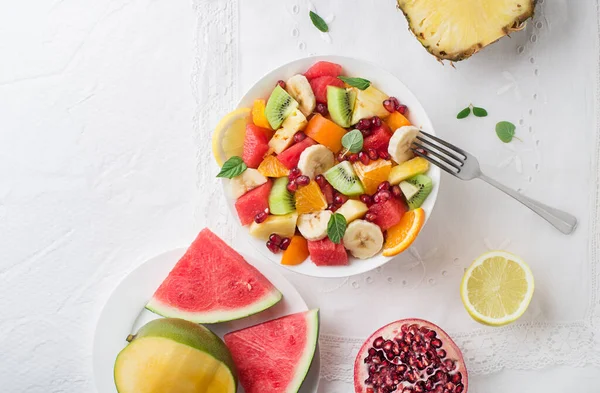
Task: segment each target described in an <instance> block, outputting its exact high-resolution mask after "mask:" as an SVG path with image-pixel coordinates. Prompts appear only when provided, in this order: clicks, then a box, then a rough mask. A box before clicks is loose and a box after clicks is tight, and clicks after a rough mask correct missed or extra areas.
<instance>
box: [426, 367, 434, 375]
mask: <svg viewBox="0 0 600 393" xmlns="http://www.w3.org/2000/svg"><path fill="white" fill-rule="evenodd" d="M425 372H426V373H427V375H432V374H433V367H429V368H427V370H425Z"/></svg>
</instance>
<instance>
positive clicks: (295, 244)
mask: <svg viewBox="0 0 600 393" xmlns="http://www.w3.org/2000/svg"><path fill="white" fill-rule="evenodd" d="M306 258H308V242H307V241H306V239H305V238H303V237H302V236H298V235H294V236H292V239H291V242H290V245H289V246H288V248H287V250H285V251H284V252H283V256H282V257H281V264H282V265H299V264H301V263H302V262H304V261H305V260H306Z"/></svg>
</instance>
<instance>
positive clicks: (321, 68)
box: [304, 61, 342, 81]
mask: <svg viewBox="0 0 600 393" xmlns="http://www.w3.org/2000/svg"><path fill="white" fill-rule="evenodd" d="M339 75H342V66H341V65H339V64H335V63H330V62H328V61H319V62H316V63H315V64H314V65H313V66H312V67H310V68H309V69H308V71H306V72H305V73H304V76H305V77H306V79H308V80H309V81H310V80H311V79H314V78H318V77H320V76H339Z"/></svg>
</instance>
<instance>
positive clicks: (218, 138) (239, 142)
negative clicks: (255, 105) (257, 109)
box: [212, 108, 250, 166]
mask: <svg viewBox="0 0 600 393" xmlns="http://www.w3.org/2000/svg"><path fill="white" fill-rule="evenodd" d="M249 115H250V109H249V108H240V109H236V110H234V111H233V112H230V113H228V114H227V115H226V116H225V117H223V118H222V119H221V121H220V122H219V124H217V127H216V128H215V131H214V132H213V135H212V151H213V156H214V157H215V161H217V164H218V165H219V166H223V163H224V162H225V161H227V160H228V159H230V158H231V157H233V156H239V157H241V156H242V152H243V150H244V137H245V135H246V123H247V122H248V116H249Z"/></svg>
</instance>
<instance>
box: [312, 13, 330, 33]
mask: <svg viewBox="0 0 600 393" xmlns="http://www.w3.org/2000/svg"><path fill="white" fill-rule="evenodd" d="M308 15H309V16H310V20H311V21H312V23H313V25H315V27H316V28H317V29H319V30H321V31H322V32H323V33H327V32H328V31H329V26H327V23H325V21H324V20H323V18H321V17H320V16H319V15H317V14H316V13H314V12H312V11H310V12H309V13H308Z"/></svg>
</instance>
